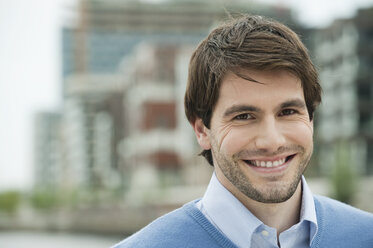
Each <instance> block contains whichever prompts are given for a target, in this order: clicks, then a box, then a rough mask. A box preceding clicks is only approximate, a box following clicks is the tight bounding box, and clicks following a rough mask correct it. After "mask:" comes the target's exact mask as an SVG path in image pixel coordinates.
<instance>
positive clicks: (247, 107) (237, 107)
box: [223, 105, 260, 117]
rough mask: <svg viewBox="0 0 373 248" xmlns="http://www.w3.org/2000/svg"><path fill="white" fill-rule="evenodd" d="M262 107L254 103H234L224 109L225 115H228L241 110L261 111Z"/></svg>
mask: <svg viewBox="0 0 373 248" xmlns="http://www.w3.org/2000/svg"><path fill="white" fill-rule="evenodd" d="M259 111H260V109H259V108H257V107H255V106H252V105H233V106H232V107H229V108H228V109H227V110H225V111H224V114H223V116H224V117H228V116H231V115H232V114H235V113H241V112H259Z"/></svg>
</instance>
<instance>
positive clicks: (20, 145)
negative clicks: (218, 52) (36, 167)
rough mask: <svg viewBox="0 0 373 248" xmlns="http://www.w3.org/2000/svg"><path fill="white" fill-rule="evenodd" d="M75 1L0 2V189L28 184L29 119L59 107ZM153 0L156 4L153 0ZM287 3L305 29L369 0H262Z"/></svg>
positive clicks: (351, 11) (347, 13)
mask: <svg viewBox="0 0 373 248" xmlns="http://www.w3.org/2000/svg"><path fill="white" fill-rule="evenodd" d="M74 1H75V0H0V34H1V36H0V37H1V38H0V190H1V189H7V188H21V189H26V188H28V187H29V186H31V184H32V159H33V157H32V149H33V148H32V134H33V132H32V116H33V113H35V112H36V111H40V110H53V109H56V108H57V107H58V106H59V104H60V102H61V99H60V95H61V94H60V89H61V87H60V85H61V78H60V75H61V63H60V61H61V54H60V50H61V45H60V27H61V23H62V21H63V16H64V12H66V10H64V9H65V6H69V5H71V2H74ZM152 1H155V0H152ZM261 1H262V2H267V3H275V4H279V5H282V6H286V5H288V4H290V5H291V6H292V7H293V8H294V9H295V11H296V13H297V14H296V17H298V19H299V20H300V21H301V22H302V23H304V24H306V25H307V26H319V27H320V26H325V25H327V24H328V23H330V22H331V21H332V20H333V19H334V18H341V17H351V16H353V15H354V13H355V11H356V9H357V8H358V7H367V6H372V5H373V0H329V1H326V0H312V1H310V0H283V1H281V0H261Z"/></svg>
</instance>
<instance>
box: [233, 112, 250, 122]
mask: <svg viewBox="0 0 373 248" xmlns="http://www.w3.org/2000/svg"><path fill="white" fill-rule="evenodd" d="M253 118H254V117H253V116H252V115H251V114H247V113H245V114H240V115H237V116H236V117H234V119H235V120H251V119H253Z"/></svg>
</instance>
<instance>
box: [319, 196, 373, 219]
mask: <svg viewBox="0 0 373 248" xmlns="http://www.w3.org/2000/svg"><path fill="white" fill-rule="evenodd" d="M314 199H315V206H316V212H318V213H317V214H323V216H325V217H338V218H337V219H336V220H335V221H343V220H347V221H350V220H361V221H364V222H365V221H366V222H367V224H370V225H373V214H372V213H368V212H366V211H363V210H360V209H358V208H355V207H352V206H350V205H348V204H345V203H343V202H340V201H337V200H334V199H331V198H328V197H325V196H315V197H314ZM321 212H322V213H321Z"/></svg>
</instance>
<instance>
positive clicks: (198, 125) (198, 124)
mask: <svg viewBox="0 0 373 248" xmlns="http://www.w3.org/2000/svg"><path fill="white" fill-rule="evenodd" d="M190 124H191V125H192V127H193V130H194V133H195V134H196V137H197V141H198V144H199V145H200V146H201V148H202V149H203V150H210V149H211V143H210V138H209V136H208V132H209V131H210V130H209V129H208V128H207V127H206V126H205V124H203V121H202V119H201V118H197V119H195V121H194V122H191V123H190Z"/></svg>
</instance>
